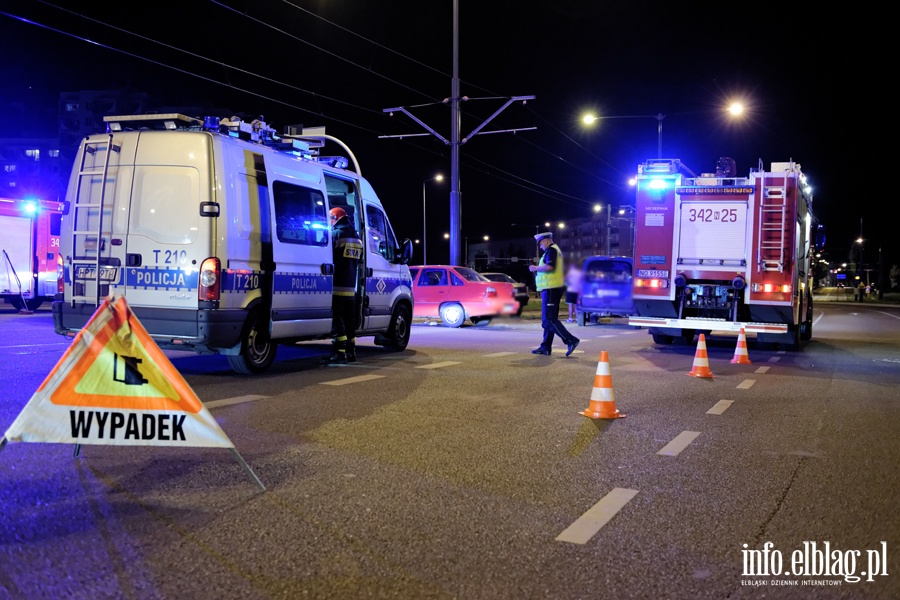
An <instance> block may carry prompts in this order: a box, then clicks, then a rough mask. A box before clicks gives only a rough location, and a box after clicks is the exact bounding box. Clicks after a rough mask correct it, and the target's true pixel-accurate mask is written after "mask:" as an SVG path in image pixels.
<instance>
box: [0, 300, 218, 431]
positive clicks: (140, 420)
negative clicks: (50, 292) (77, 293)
mask: <svg viewBox="0 0 900 600" xmlns="http://www.w3.org/2000/svg"><path fill="white" fill-rule="evenodd" d="M4 437H5V440H7V441H10V442H51V443H72V444H103V445H116V446H192V447H211V448H232V449H234V444H232V443H231V440H229V439H228V436H226V435H225V433H224V432H223V431H222V429H221V428H220V427H219V425H218V423H216V421H215V419H214V418H213V417H212V415H211V414H210V413H209V411H208V410H207V409H206V408H205V407H204V406H203V403H202V402H200V399H199V398H197V395H196V394H195V393H194V391H193V390H192V389H191V387H190V386H189V385H188V383H187V382H186V381H185V380H184V378H183V377H182V376H181V374H180V373H179V372H178V371H177V370H176V369H175V367H174V366H173V365H172V363H171V362H170V361H169V359H168V358H167V357H166V355H165V354H163V352H162V351H161V350H160V349H159V346H157V345H156V342H154V341H153V339H152V338H151V337H150V334H149V333H147V330H146V329H144V327H143V325H141V323H140V321H138V319H137V317H136V316H135V315H134V313H133V312H131V309H130V308H129V307H128V304H127V303H126V302H125V298H123V297H116V298H114V299H113V300H110V299H109V298H107V299H105V300H104V301H103V304H101V305H100V307H99V308H98V309H97V311H96V312H95V313H94V315H93V316H92V317H91V320H90V321H88V323H87V324H86V325H85V326H84V328H83V329H82V330H81V331H80V332H79V333H78V335H77V336H75V339H74V340H73V341H72V345H71V346H70V347H69V349H68V350H67V351H66V353H65V354H64V355H63V357H62V358H61V359H60V360H59V362H58V363H57V364H56V366H55V367H54V368H53V370H52V371H51V372H50V374H49V375H48V376H47V378H46V379H45V380H44V382H43V383H42V384H41V385H40V387H39V388H38V390H37V392H35V394H34V395H33V396H32V397H31V400H29V401H28V404H26V405H25V408H23V409H22V412H21V413H19V416H18V417H17V418H16V420H15V421H14V422H13V424H12V425H11V426H10V428H9V429H8V430H7V431H6V434H5V436H4Z"/></svg>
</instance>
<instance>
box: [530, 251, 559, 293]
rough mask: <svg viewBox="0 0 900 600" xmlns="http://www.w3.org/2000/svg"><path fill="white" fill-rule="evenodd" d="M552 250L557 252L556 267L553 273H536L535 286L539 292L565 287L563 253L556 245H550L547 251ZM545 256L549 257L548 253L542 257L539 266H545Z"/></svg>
mask: <svg viewBox="0 0 900 600" xmlns="http://www.w3.org/2000/svg"><path fill="white" fill-rule="evenodd" d="M550 248H553V249H554V250H556V264H555V265H554V267H553V270H552V271H538V272H536V273H535V277H534V284H535V287H537V291H539V292H540V291H541V290H547V289H550V288H558V287H563V286H564V285H565V272H566V271H565V265H563V255H562V251H561V250H560V249H559V246H557V245H556V244H550V246H548V247H547V249H548V250H549V249H550ZM545 256H547V252H546V251H545V252H544V254H542V255H541V261H540V262H539V263H538V265H539V266H543V265H544V257H545Z"/></svg>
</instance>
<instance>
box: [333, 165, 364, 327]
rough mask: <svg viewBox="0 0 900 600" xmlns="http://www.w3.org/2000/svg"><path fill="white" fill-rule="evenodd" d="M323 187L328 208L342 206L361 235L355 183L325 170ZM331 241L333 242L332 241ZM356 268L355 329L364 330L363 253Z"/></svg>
mask: <svg viewBox="0 0 900 600" xmlns="http://www.w3.org/2000/svg"><path fill="white" fill-rule="evenodd" d="M325 188H326V190H327V192H328V205H329V206H328V208H329V210H331V209H332V208H335V207H340V208H343V209H344V212H346V213H347V216H348V217H349V218H350V222H351V223H352V224H353V228H354V229H355V230H356V231H357V233H359V234H360V236H362V235H363V231H365V214H364V209H363V206H362V201H361V199H360V195H359V190H358V189H357V183H356V182H355V181H353V180H350V179H345V178H343V177H336V176H334V175H331V174H329V173H327V172H326V173H325ZM332 243H334V242H333V241H332ZM333 259H334V257H332V259H331V262H332V263H333ZM358 269H359V270H358V271H357V285H356V323H357V331H360V330H365V328H366V313H367V312H368V311H367V310H366V307H365V306H364V300H365V289H366V273H367V272H368V271H367V268H366V257H365V255H363V257H362V260H360V262H359V266H358Z"/></svg>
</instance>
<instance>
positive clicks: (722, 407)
mask: <svg viewBox="0 0 900 600" xmlns="http://www.w3.org/2000/svg"><path fill="white" fill-rule="evenodd" d="M732 404H734V400H719V401H718V402H716V403H715V404H713V406H712V408H710V409H709V410H708V411H706V414H708V415H721V414H722V413H723V412H725V411H726V410H728V408H729V407H730V406H731V405H732Z"/></svg>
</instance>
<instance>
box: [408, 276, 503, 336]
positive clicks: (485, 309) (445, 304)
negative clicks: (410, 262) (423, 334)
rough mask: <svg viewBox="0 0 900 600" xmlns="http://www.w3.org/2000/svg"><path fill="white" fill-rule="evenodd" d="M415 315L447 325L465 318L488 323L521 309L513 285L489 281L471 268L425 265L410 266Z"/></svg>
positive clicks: (455, 325)
mask: <svg viewBox="0 0 900 600" xmlns="http://www.w3.org/2000/svg"><path fill="white" fill-rule="evenodd" d="M409 272H410V274H411V275H412V280H413V285H412V291H413V300H414V305H413V317H425V318H428V317H431V318H437V317H439V318H440V319H441V321H443V323H444V325H446V326H447V327H459V326H460V325H462V324H463V323H464V322H465V321H466V319H471V320H472V323H474V324H475V325H487V324H488V323H490V322H491V319H493V318H494V317H498V316H505V315H514V314H516V313H517V312H518V310H519V303H518V301H517V300H516V298H515V288H514V287H513V286H512V284H509V283H501V282H497V281H490V280H489V279H487V278H486V277H484V276H483V275H481V274H480V273H478V272H476V271H473V270H472V269H469V268H468V267H454V266H448V265H424V266H418V267H410V268H409Z"/></svg>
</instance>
